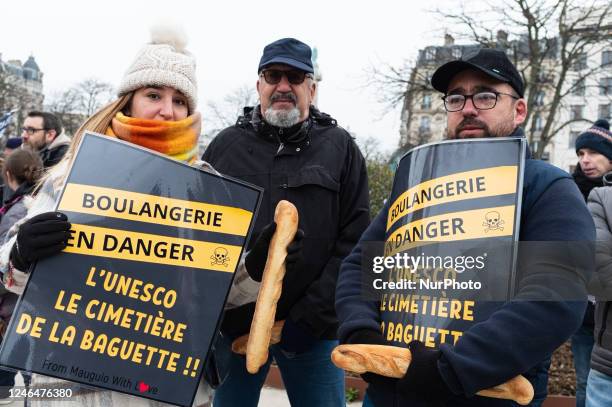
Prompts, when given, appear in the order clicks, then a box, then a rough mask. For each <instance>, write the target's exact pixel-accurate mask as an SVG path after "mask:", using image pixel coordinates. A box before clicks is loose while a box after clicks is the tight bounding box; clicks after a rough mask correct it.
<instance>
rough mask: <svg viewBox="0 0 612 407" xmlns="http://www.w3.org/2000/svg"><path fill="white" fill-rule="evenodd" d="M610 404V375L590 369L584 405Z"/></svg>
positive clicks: (611, 385) (606, 405)
mask: <svg viewBox="0 0 612 407" xmlns="http://www.w3.org/2000/svg"><path fill="white" fill-rule="evenodd" d="M608 406H612V376H608V375H607V374H603V373H600V372H598V371H597V370H593V369H591V371H590V372H589V380H588V384H587V391H586V407H608Z"/></svg>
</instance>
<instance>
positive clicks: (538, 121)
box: [535, 115, 544, 131]
mask: <svg viewBox="0 0 612 407" xmlns="http://www.w3.org/2000/svg"><path fill="white" fill-rule="evenodd" d="M543 128H544V120H542V116H540V115H538V116H536V118H535V130H536V131H542V129H543Z"/></svg>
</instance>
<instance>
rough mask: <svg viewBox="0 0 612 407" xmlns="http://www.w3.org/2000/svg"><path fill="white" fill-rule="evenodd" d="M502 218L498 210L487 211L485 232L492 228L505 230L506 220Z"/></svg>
mask: <svg viewBox="0 0 612 407" xmlns="http://www.w3.org/2000/svg"><path fill="white" fill-rule="evenodd" d="M500 218H501V216H500V215H499V212H497V211H491V212H487V213H486V214H485V222H483V223H482V226H484V227H485V233H487V232H489V231H492V230H500V231H502V232H503V231H504V228H503V226H504V223H505V222H504V221H503V220H502V219H500Z"/></svg>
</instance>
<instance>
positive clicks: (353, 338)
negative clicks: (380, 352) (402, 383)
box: [346, 329, 399, 394]
mask: <svg viewBox="0 0 612 407" xmlns="http://www.w3.org/2000/svg"><path fill="white" fill-rule="evenodd" d="M346 343H350V344H366V345H387V346H389V342H387V341H385V338H384V337H383V336H382V334H381V333H380V332H379V331H374V330H372V329H361V330H358V331H355V332H353V333H352V334H351V335H350V336H349V337H348V339H347V340H346ZM361 378H362V379H363V380H365V381H366V382H367V383H368V384H369V385H370V386H373V387H375V388H376V389H378V390H379V391H382V392H384V393H390V394H394V393H395V388H396V386H397V383H398V381H399V380H398V379H394V378H392V377H387V376H381V375H378V374H376V373H370V372H368V373H363V374H362V375H361Z"/></svg>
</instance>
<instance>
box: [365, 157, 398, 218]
mask: <svg viewBox="0 0 612 407" xmlns="http://www.w3.org/2000/svg"><path fill="white" fill-rule="evenodd" d="M366 167H367V170H368V184H369V188H370V213H371V216H372V218H374V216H376V214H377V213H378V212H380V210H381V209H382V207H383V205H384V203H385V200H386V199H388V198H389V195H390V194H391V187H392V185H393V171H391V168H390V167H389V164H388V162H387V159H386V157H384V156H382V155H375V156H374V157H370V158H368V160H367V162H366Z"/></svg>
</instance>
